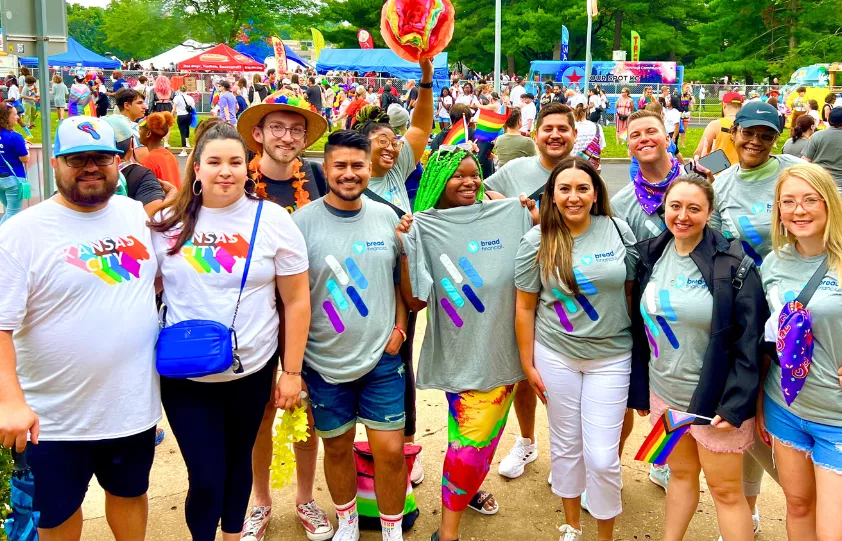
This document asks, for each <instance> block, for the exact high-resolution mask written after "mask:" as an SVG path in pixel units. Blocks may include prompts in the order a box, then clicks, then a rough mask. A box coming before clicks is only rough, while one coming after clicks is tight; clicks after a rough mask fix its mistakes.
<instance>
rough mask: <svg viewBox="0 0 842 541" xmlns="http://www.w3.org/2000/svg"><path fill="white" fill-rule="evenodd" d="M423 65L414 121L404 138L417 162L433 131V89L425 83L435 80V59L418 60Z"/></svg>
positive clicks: (413, 115)
mask: <svg viewBox="0 0 842 541" xmlns="http://www.w3.org/2000/svg"><path fill="white" fill-rule="evenodd" d="M418 65H419V66H421V74H422V75H421V82H420V84H419V86H418V101H417V102H416V104H415V110H414V111H413V112H412V121H411V123H410V125H409V129H408V130H407V131H406V134H404V136H403V138H404V141H406V142H407V143H408V144H409V146H410V147H411V148H412V153H413V154H414V155H415V162H416V163H417V162H419V161H420V160H421V156H423V155H424V149H426V148H427V141H428V140H429V138H430V133H431V132H432V131H433V89H432V88H424V85H425V84H432V82H433V61H432V60H431V59H429V58H422V59H421V60H419V61H418Z"/></svg>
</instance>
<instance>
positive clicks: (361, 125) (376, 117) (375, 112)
mask: <svg viewBox="0 0 842 541" xmlns="http://www.w3.org/2000/svg"><path fill="white" fill-rule="evenodd" d="M381 128H387V129H388V130H390V131H391V132H393V133H394V131H395V130H393V129H392V125H391V124H389V115H388V114H386V110H385V109H383V108H381V107H378V106H377V105H367V106H365V107H363V108H362V109H360V110H359V112H358V113H357V117H356V122H355V124H354V130H355V131H358V132H360V133H361V134H363V135H365V136H366V137H368V135H369V134H370V133H372V132H374V131H377V130H379V129H381Z"/></svg>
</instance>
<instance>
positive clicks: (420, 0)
mask: <svg viewBox="0 0 842 541" xmlns="http://www.w3.org/2000/svg"><path fill="white" fill-rule="evenodd" d="M454 15H455V13H454V9H453V5H452V4H451V3H450V1H449V0H387V2H386V3H385V4H384V5H383V9H382V10H381V12H380V33H381V35H382V36H383V39H384V40H385V41H386V44H387V45H388V46H389V48H390V49H392V51H394V53H395V54H397V55H398V56H400V57H401V58H403V59H404V60H408V61H410V62H417V61H418V60H419V59H420V58H432V57H434V56H435V55H437V54H438V53H440V52H442V51H443V50H444V49H445V48H446V47H447V45H448V44H449V43H450V39H451V38H452V37H453V25H454Z"/></svg>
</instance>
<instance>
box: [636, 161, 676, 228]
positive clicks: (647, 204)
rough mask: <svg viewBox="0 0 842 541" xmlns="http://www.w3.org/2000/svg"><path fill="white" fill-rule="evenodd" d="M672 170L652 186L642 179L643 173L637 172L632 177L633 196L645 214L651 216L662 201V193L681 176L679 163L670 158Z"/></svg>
mask: <svg viewBox="0 0 842 541" xmlns="http://www.w3.org/2000/svg"><path fill="white" fill-rule="evenodd" d="M670 162H671V163H672V168H671V169H670V172H669V174H668V175H667V178H666V179H664V180H663V181H661V182H659V183H658V184H652V183H651V182H649V181H647V180H646V179H644V178H643V173H642V172H641V171H640V170H638V171H637V175H636V176H635V177H634V194H635V195H636V196H637V201H638V202H639V203H640V206H641V207H643V210H644V212H646V214H649V215H651V214H653V213H654V212H655V211H656V210H658V207H660V206H661V203H663V201H664V193H666V191H667V188H669V185H670V184H671V183H672V181H673V180H675V179H676V177H678V175H680V174H681V163H680V162H679V161H678V160H676V159H675V158H673V157H670Z"/></svg>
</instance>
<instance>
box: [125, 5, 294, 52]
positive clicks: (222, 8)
mask: <svg viewBox="0 0 842 541" xmlns="http://www.w3.org/2000/svg"><path fill="white" fill-rule="evenodd" d="M128 1H131V0H128ZM164 1H165V3H166V6H167V8H168V9H169V10H170V11H171V12H173V13H181V14H182V15H181V16H182V17H183V18H184V21H185V24H186V27H187V28H188V29H189V33H190V37H191V38H193V39H195V40H198V41H205V42H213V43H227V44H229V45H233V44H234V42H235V40H236V38H237V35H238V34H239V33H240V32H241V30H242V29H243V28H244V27H245V28H248V29H249V31H250V32H253V33H256V34H260V35H265V36H271V35H273V34H276V33H277V26H279V25H280V24H282V23H284V22H287V23H289V19H290V17H291V16H292V15H294V14H296V13H299V12H301V11H302V8H301V4H299V3H294V2H292V0H276V1H274V2H266V1H265V0H164Z"/></svg>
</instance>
